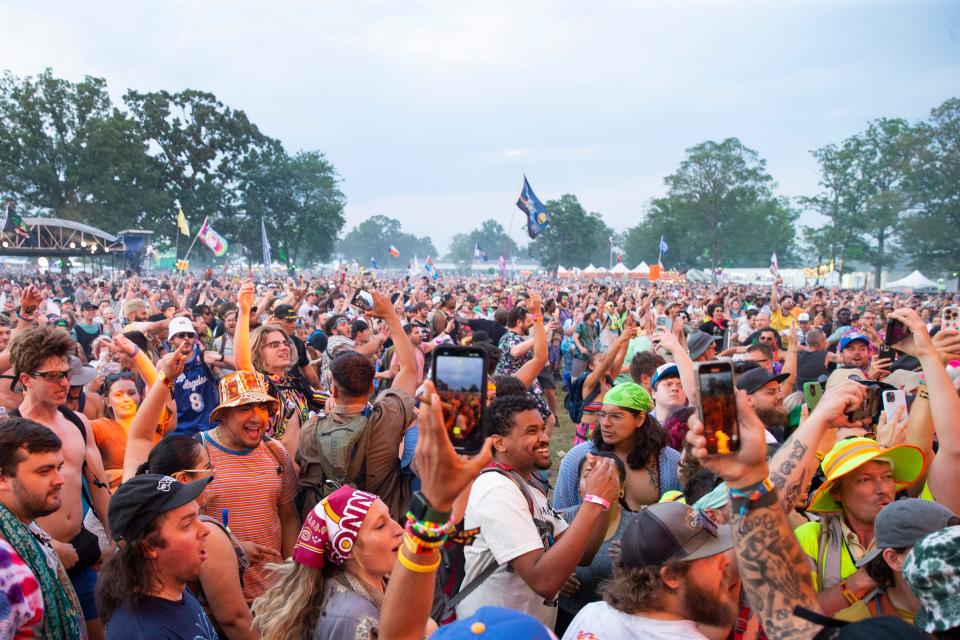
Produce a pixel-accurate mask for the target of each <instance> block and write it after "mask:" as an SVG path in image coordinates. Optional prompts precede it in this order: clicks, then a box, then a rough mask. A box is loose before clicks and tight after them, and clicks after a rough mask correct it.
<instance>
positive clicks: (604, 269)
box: [596, 267, 610, 273]
mask: <svg viewBox="0 0 960 640" xmlns="http://www.w3.org/2000/svg"><path fill="white" fill-rule="evenodd" d="M596 273H610V272H609V271H607V268H606V267H597V270H596Z"/></svg>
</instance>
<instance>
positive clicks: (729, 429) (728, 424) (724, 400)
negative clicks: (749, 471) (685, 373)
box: [697, 361, 740, 454]
mask: <svg viewBox="0 0 960 640" xmlns="http://www.w3.org/2000/svg"><path fill="white" fill-rule="evenodd" d="M697 386H698V387H699V391H700V419H701V420H702V421H703V429H704V435H705V436H706V438H707V452H708V453H720V454H724V453H730V452H732V451H737V450H739V449H740V428H739V426H738V425H737V403H736V397H735V396H734V390H733V367H732V366H731V364H730V363H729V362H719V361H714V362H704V363H700V364H699V365H698V367H697Z"/></svg>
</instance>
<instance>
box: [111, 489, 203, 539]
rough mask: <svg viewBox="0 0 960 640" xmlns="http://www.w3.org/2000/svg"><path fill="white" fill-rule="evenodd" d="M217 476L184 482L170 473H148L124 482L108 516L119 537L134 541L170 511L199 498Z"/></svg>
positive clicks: (115, 496)
mask: <svg viewBox="0 0 960 640" xmlns="http://www.w3.org/2000/svg"><path fill="white" fill-rule="evenodd" d="M211 480H213V476H210V477H208V478H203V479H202V480H197V481H196V482H191V483H189V484H183V483H181V482H178V481H177V480H174V479H173V478H171V477H170V476H164V475H160V474H153V473H148V474H145V475H140V476H134V477H132V478H130V479H129V480H127V481H126V482H124V483H123V484H121V485H120V486H119V487H118V488H117V492H116V493H114V494H113V497H112V498H110V507H109V509H108V511H107V519H108V520H109V521H110V531H111V532H112V533H113V537H114V538H115V539H116V540H133V539H135V538H137V537H138V536H140V535H141V534H142V533H143V532H144V530H145V529H146V528H147V526H148V525H149V524H150V523H151V522H153V520H154V519H155V518H156V517H157V516H159V515H161V514H163V513H166V512H167V511H172V510H173V509H176V508H177V507H182V506H183V505H185V504H187V503H188V502H191V501H192V500H196V499H197V496H199V495H200V494H201V493H203V490H204V488H205V487H206V486H207V484H208V483H209V482H210V481H211Z"/></svg>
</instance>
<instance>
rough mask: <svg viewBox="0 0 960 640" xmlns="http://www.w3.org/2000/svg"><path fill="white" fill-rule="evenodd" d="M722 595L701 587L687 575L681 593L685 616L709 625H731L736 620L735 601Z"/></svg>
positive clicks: (723, 626)
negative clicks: (723, 597)
mask: <svg viewBox="0 0 960 640" xmlns="http://www.w3.org/2000/svg"><path fill="white" fill-rule="evenodd" d="M722 596H723V593H722V592H721V593H716V592H713V591H711V590H710V589H707V588H704V587H701V586H700V585H698V584H696V583H695V582H693V581H692V580H690V578H689V576H688V577H687V580H686V585H685V587H684V594H683V605H684V608H685V609H686V617H687V618H688V619H689V620H693V621H694V622H696V623H697V624H704V625H707V626H710V627H719V628H727V627H732V626H733V625H734V624H735V623H736V621H737V603H736V602H731V601H729V600H722V599H721V598H722Z"/></svg>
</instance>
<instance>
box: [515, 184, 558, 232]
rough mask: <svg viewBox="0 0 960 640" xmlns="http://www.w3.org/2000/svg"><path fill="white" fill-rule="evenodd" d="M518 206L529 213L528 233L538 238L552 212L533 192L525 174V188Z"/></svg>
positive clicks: (518, 200) (522, 190)
mask: <svg viewBox="0 0 960 640" xmlns="http://www.w3.org/2000/svg"><path fill="white" fill-rule="evenodd" d="M517 206H518V207H520V210H521V211H523V212H524V213H525V214H527V233H528V234H529V235H530V238H531V239H533V238H536V237H537V236H538V235H540V233H541V232H542V231H543V230H544V229H545V228H546V227H547V224H548V223H549V220H550V213H549V212H548V211H547V208H546V207H545V206H543V203H542V202H540V198H538V197H537V194H535V193H534V192H533V189H532V188H531V187H530V183H529V182H527V176H523V189H521V190H520V197H519V198H518V199H517Z"/></svg>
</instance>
